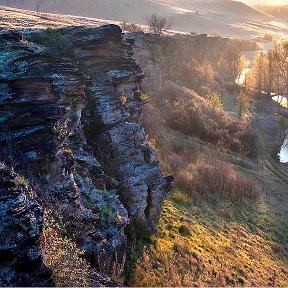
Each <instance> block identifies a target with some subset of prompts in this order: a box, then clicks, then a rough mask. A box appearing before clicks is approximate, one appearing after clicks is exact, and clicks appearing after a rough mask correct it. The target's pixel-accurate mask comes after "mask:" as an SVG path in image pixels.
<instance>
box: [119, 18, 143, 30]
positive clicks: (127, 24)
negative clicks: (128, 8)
mask: <svg viewBox="0 0 288 288" xmlns="http://www.w3.org/2000/svg"><path fill="white" fill-rule="evenodd" d="M120 26H121V28H122V30H124V31H127V32H141V31H142V28H141V26H139V25H137V24H134V23H130V22H128V20H126V19H124V20H123V21H122V22H121V24H120Z"/></svg>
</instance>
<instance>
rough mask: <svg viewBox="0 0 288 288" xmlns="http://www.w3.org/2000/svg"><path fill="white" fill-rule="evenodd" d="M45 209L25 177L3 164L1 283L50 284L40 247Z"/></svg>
mask: <svg viewBox="0 0 288 288" xmlns="http://www.w3.org/2000/svg"><path fill="white" fill-rule="evenodd" d="M42 212H43V211H42V209H41V207H40V206H39V204H38V203H37V202H36V201H35V199H34V198H33V194H32V193H31V191H29V190H28V188H27V185H26V184H25V181H24V180H23V178H21V177H20V176H19V175H17V174H16V173H14V172H13V171H12V170H11V169H8V168H7V167H6V166H4V165H3V164H0V216H1V218H0V219H1V220H0V235H1V236H0V285H1V286H50V285H53V281H52V279H51V271H49V270H48V269H47V267H46V266H45V265H44V263H43V257H42V254H41V250H40V248H39V245H38V244H39V243H38V241H39V236H40V232H41V229H42V224H43V218H42V215H43V213H42Z"/></svg>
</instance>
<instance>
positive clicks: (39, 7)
mask: <svg viewBox="0 0 288 288" xmlns="http://www.w3.org/2000/svg"><path fill="white" fill-rule="evenodd" d="M41 5H42V1H41V0H35V6H36V11H37V13H39V12H40V9H41Z"/></svg>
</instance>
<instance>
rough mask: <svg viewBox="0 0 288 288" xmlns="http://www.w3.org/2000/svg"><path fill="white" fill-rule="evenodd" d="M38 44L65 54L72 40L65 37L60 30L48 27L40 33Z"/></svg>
mask: <svg viewBox="0 0 288 288" xmlns="http://www.w3.org/2000/svg"><path fill="white" fill-rule="evenodd" d="M38 42H39V43H40V44H42V45H44V46H47V47H49V48H52V49H53V50H55V51H57V52H59V53H63V52H67V51H66V50H67V49H68V47H69V45H70V42H71V39H70V37H69V36H68V35H63V34H62V33H61V32H60V31H59V30H57V29H53V28H50V27H48V28H47V29H46V30H44V31H42V32H41V33H40V35H39V36H38Z"/></svg>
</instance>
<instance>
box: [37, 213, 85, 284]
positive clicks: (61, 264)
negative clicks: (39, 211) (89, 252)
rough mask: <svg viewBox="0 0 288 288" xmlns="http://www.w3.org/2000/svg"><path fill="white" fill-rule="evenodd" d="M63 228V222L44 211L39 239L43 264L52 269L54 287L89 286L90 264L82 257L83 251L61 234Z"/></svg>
mask: <svg viewBox="0 0 288 288" xmlns="http://www.w3.org/2000/svg"><path fill="white" fill-rule="evenodd" d="M63 230H64V229H63V224H62V223H61V222H59V221H58V222H57V221H56V220H55V218H54V217H53V214H52V212H51V211H50V210H48V211H46V212H45V215H44V229H43V232H42V235H41V239H40V243H41V247H42V250H43V252H44V255H45V259H44V260H45V264H46V265H47V267H48V268H50V269H51V270H52V273H53V279H54V281H55V284H56V287H75V286H89V269H90V266H89V264H88V263H87V262H86V261H85V260H83V258H82V257H83V255H84V252H83V251H82V250H80V249H79V248H77V246H76V244H75V243H74V242H73V241H72V240H70V239H68V238H67V237H65V236H64V235H63V234H62V233H63Z"/></svg>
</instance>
